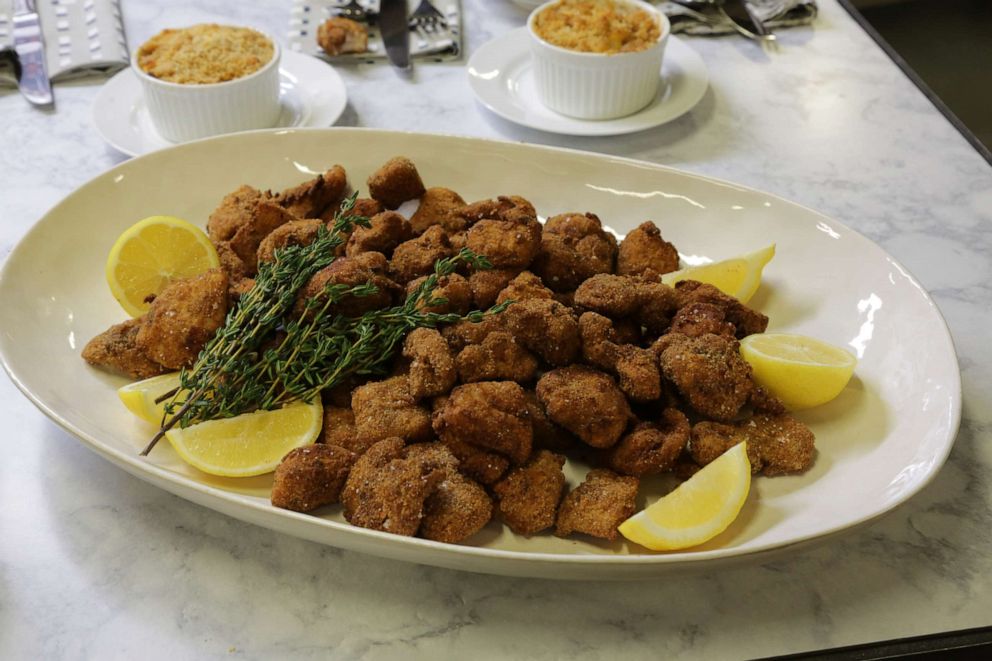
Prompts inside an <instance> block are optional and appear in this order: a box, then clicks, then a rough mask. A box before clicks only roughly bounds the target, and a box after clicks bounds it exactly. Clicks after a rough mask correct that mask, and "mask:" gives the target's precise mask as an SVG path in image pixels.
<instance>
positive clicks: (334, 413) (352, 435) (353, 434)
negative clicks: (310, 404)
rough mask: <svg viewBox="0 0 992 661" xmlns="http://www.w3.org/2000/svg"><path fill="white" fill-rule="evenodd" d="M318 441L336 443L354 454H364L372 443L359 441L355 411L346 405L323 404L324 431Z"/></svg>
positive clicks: (349, 405)
mask: <svg viewBox="0 0 992 661" xmlns="http://www.w3.org/2000/svg"><path fill="white" fill-rule="evenodd" d="M320 442H321V443H324V444H326V445H337V446H339V447H342V448H344V449H346V450H350V451H351V452H354V453H355V454H356V455H360V454H364V453H365V451H366V450H368V449H369V447H370V446H371V445H372V443H373V442H372V441H367V440H366V441H359V440H358V433H357V431H356V429H355V413H354V412H353V411H352V410H351V404H350V401H349V404H348V406H346V407H342V406H331V405H328V404H325V405H324V431H323V433H322V434H321V437H320Z"/></svg>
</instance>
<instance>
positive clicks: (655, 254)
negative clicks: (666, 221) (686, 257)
mask: <svg viewBox="0 0 992 661" xmlns="http://www.w3.org/2000/svg"><path fill="white" fill-rule="evenodd" d="M678 268H679V251H678V250H676V249H675V246H673V245H672V244H671V243H669V242H668V241H665V240H664V239H663V238H661V230H660V229H658V226H657V225H655V224H654V223H653V222H651V221H650V220H647V221H644V222H643V223H641V224H640V225H638V226H637V227H636V228H635V229H634V231H632V232H630V233H629V234H627V236H626V237H625V238H624V240H623V241H621V242H620V249H619V250H618V252H617V275H642V274H644V272H645V271H647V270H648V269H650V270H652V271H654V272H656V273H657V274H659V275H663V274H665V273H671V272H672V271H677V270H678Z"/></svg>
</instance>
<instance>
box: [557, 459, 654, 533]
mask: <svg viewBox="0 0 992 661" xmlns="http://www.w3.org/2000/svg"><path fill="white" fill-rule="evenodd" d="M638 486H639V480H638V479H637V478H636V477H627V476H620V475H617V474H616V473H614V472H613V471H608V470H603V469H594V470H591V471H589V473H588V474H587V475H586V479H585V481H584V482H583V483H582V484H580V485H579V486H578V487H576V488H575V489H573V490H572V491H571V492H569V494H568V495H567V496H565V499H564V500H563V501H561V507H560V508H558V521H557V523H556V526H555V535H557V536H559V537H567V536H568V535H570V534H572V533H573V532H580V533H585V534H586V535H591V536H593V537H599V538H602V539H608V540H610V541H613V540H615V539H616V538H617V537H618V536H619V534H620V533H619V531H618V530H617V527H619V525H620V524H621V523H623V522H624V521H626V520H627V519H628V518H630V515H631V514H633V513H634V509H635V507H636V502H635V501H636V500H637V488H638Z"/></svg>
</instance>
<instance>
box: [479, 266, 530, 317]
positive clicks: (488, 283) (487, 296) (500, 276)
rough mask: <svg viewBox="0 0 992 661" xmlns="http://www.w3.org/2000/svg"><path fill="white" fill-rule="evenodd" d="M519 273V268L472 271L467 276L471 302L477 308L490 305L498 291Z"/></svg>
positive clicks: (504, 287)
mask: <svg viewBox="0 0 992 661" xmlns="http://www.w3.org/2000/svg"><path fill="white" fill-rule="evenodd" d="M519 274H520V269H488V270H485V271H473V272H472V273H471V274H470V275H469V276H468V285H469V287H471V289H472V303H473V304H474V305H475V307H476V308H478V309H479V310H485V309H486V308H488V307H491V306H492V305H493V304H494V303H495V302H496V298H497V297H498V296H499V293H500V292H501V291H503V290H504V289H506V287H507V286H508V285H509V284H510V282H512V281H513V279H514V278H516V277H517V276H518V275H519Z"/></svg>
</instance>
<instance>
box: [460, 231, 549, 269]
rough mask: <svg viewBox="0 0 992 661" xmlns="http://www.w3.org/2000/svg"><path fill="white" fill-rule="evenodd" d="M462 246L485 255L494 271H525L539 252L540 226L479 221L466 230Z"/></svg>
mask: <svg viewBox="0 0 992 661" xmlns="http://www.w3.org/2000/svg"><path fill="white" fill-rule="evenodd" d="M465 245H466V246H468V248H469V249H470V250H472V251H473V252H474V253H475V254H477V255H485V256H486V257H487V258H488V259H489V261H490V262H491V263H492V265H493V266H494V267H495V268H501V269H525V268H527V267H528V266H529V265H530V263H531V262H532V261H533V260H534V257H535V256H536V255H537V251H538V250H540V248H541V223H539V222H537V220H531V219H528V220H525V221H513V220H488V219H487V220H480V221H479V222H477V223H476V224H474V225H472V227H470V228H469V230H468V237H467V240H466V244H465Z"/></svg>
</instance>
